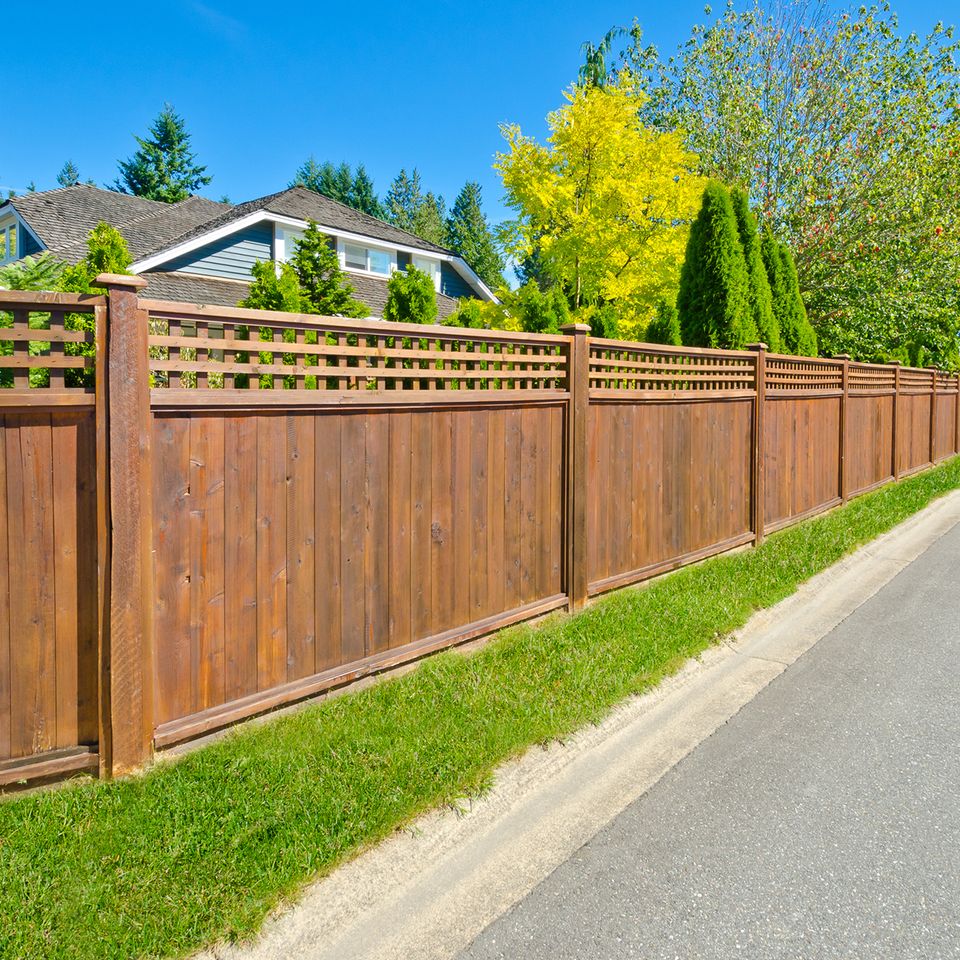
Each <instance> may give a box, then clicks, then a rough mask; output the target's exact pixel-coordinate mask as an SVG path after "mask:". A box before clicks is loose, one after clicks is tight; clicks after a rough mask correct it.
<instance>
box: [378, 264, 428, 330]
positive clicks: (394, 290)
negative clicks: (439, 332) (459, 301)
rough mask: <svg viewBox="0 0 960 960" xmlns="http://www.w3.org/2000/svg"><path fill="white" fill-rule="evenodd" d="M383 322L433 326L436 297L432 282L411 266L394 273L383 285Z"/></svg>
mask: <svg viewBox="0 0 960 960" xmlns="http://www.w3.org/2000/svg"><path fill="white" fill-rule="evenodd" d="M383 319H384V320H392V321H394V322H396V323H436V322H437V293H436V290H434V287H433V279H432V278H431V277H429V276H428V275H427V274H425V273H424V272H423V271H422V270H417V269H416V267H412V266H411V267H407V269H406V270H398V271H397V272H396V273H394V274H393V276H392V277H390V279H389V280H388V281H387V303H386V306H384V308H383Z"/></svg>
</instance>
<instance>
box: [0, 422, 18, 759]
mask: <svg viewBox="0 0 960 960" xmlns="http://www.w3.org/2000/svg"><path fill="white" fill-rule="evenodd" d="M9 419H10V418H9V417H6V416H4V415H3V414H2V413H0V760H7V759H9V758H10V755H11V754H10V669H11V662H10V561H11V552H10V549H9V547H8V544H9V543H10V537H11V533H12V531H11V529H10V524H9V519H8V512H7V434H8V432H10V431H11V430H12V427H10V426H8V425H7V424H8V421H9ZM15 549H16V546H15V545H14V550H15ZM14 555H15V554H14Z"/></svg>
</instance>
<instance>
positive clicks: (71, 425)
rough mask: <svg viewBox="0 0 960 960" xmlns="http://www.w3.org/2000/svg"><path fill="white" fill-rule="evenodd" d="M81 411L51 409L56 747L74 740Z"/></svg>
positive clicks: (75, 739)
mask: <svg viewBox="0 0 960 960" xmlns="http://www.w3.org/2000/svg"><path fill="white" fill-rule="evenodd" d="M82 416H83V415H82V414H81V415H80V416H77V415H76V414H69V413H67V414H63V413H55V414H54V415H53V417H52V421H51V433H52V454H53V456H52V469H53V495H52V498H51V501H50V504H51V508H52V510H53V536H54V556H53V567H54V583H55V585H56V588H55V589H56V593H55V606H56V634H55V635H56V671H55V672H56V684H57V695H56V701H57V722H56V730H57V736H56V746H57V747H71V746H75V745H76V744H77V743H79V742H80V741H79V731H78V729H77V698H78V689H77V679H78V678H77V670H78V653H79V639H80V637H79V633H80V631H79V624H78V622H77V592H78V586H79V582H78V571H77V559H78V549H77V509H78V495H79V462H78V453H79V451H78V436H77V434H78V428H79V421H80V418H81V417H82Z"/></svg>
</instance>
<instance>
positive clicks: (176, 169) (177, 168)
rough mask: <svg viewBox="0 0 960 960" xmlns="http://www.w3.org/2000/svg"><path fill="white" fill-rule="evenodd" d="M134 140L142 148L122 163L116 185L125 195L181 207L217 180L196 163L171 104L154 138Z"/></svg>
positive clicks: (152, 133)
mask: <svg viewBox="0 0 960 960" xmlns="http://www.w3.org/2000/svg"><path fill="white" fill-rule="evenodd" d="M134 139H135V140H136V141H137V143H138V144H139V146H140V148H139V149H138V150H137V152H136V153H135V154H134V155H133V156H132V157H131V158H130V159H129V160H123V161H121V162H120V176H119V177H118V178H117V180H116V181H115V182H114V186H115V188H116V189H117V190H119V191H120V192H121V193H132V194H134V195H135V196H137V197H146V198H147V199H148V200H161V201H163V202H164V203H179V202H180V201H181V200H186V199H187V197H189V196H190V194H192V193H194V192H195V191H196V190H198V189H200V187H205V186H206V185H207V184H208V183H210V181H211V180H212V179H213V178H212V177H209V176H207V174H206V169H207V168H206V167H204V166H201V165H200V164H198V163H197V162H196V156H195V154H194V152H193V150H191V149H190V134H189V133H187V128H186V124H185V123H184V120H183V117H181V116H179V115H178V114H177V113H175V112H174V109H173V107H172V106H170V104H169V103H167V104H164V107H163V109H162V110H161V111H160V113H159V115H158V116H157V118H156V119H155V120H154V121H153V123H152V124H151V125H150V135H149V136H148V137H146V138H142V137H135V138H134Z"/></svg>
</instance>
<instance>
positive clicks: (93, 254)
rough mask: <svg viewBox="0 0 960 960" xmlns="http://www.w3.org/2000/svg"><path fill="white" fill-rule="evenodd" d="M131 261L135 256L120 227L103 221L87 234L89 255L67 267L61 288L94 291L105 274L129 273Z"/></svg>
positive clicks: (75, 291)
mask: <svg viewBox="0 0 960 960" xmlns="http://www.w3.org/2000/svg"><path fill="white" fill-rule="evenodd" d="M131 263H133V257H131V256H130V250H129V248H128V247H127V241H126V240H124V239H123V236H122V235H121V233H120V231H119V230H117V229H116V228H115V227H111V226H110V224H109V223H105V222H103V221H102V220H101V221H100V223H98V224H97V225H96V226H95V227H94V228H93V229H92V230H91V231H90V233H89V235H88V237H87V255H86V256H85V257H84V258H83V260H81V261H80V262H79V263H76V264H73V265H71V266H68V267H65V268H64V270H63V273H62V274H61V277H60V289H61V290H64V291H66V292H68V293H92V292H94V287H93V281H94V280H96V278H97V277H98V276H99V275H100V274H101V273H129V272H130V270H129V267H130V264H131ZM98 292H99V291H98ZM91 329H92V328H91Z"/></svg>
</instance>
